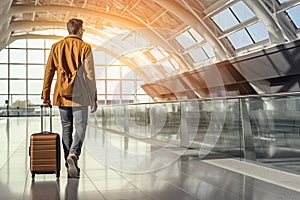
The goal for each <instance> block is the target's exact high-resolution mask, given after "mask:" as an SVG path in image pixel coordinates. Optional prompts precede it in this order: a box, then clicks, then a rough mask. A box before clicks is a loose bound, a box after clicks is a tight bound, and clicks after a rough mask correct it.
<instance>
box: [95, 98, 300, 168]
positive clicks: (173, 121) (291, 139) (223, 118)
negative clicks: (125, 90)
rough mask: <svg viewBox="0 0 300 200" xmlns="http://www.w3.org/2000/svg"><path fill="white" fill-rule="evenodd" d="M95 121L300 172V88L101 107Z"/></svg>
mask: <svg viewBox="0 0 300 200" xmlns="http://www.w3.org/2000/svg"><path fill="white" fill-rule="evenodd" d="M91 120H93V123H96V124H97V126H99V127H101V128H103V129H110V130H114V131H118V132H121V133H123V134H126V135H128V136H129V137H135V138H137V139H152V140H153V141H154V140H158V141H161V142H164V143H165V144H168V145H173V146H174V147H181V148H187V149H188V150H193V152H195V150H196V152H197V154H198V155H199V157H201V158H205V157H209V156H211V155H216V156H221V157H224V156H225V157H233V158H238V159H245V160H248V161H251V162H256V163H261V164H264V165H268V166H271V167H275V168H279V169H282V170H286V171H290V172H296V173H298V172H297V170H298V171H299V172H300V167H299V166H300V165H299V164H300V163H299V161H300V96H299V94H298V93H292V94H290V93H289V94H278V95H272V96H268V95H257V96H242V97H236V98H215V99H201V100H190V101H180V102H177V101H176V102H173V101H172V102H157V103H143V104H128V105H111V106H103V107H99V109H98V111H97V113H96V115H95V118H91Z"/></svg>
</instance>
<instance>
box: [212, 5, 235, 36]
mask: <svg viewBox="0 0 300 200" xmlns="http://www.w3.org/2000/svg"><path fill="white" fill-rule="evenodd" d="M212 19H213V21H214V22H215V23H216V24H217V25H218V26H219V28H220V29H221V30H222V31H225V30H227V29H229V28H231V27H233V26H235V25H237V24H238V23H239V22H238V20H237V19H236V17H235V16H234V15H233V14H232V12H231V11H230V10H229V9H228V8H227V9H226V10H223V11H222V12H220V13H218V14H216V15H215V16H213V17H212Z"/></svg>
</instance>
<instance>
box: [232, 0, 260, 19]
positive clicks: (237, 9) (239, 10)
mask: <svg viewBox="0 0 300 200" xmlns="http://www.w3.org/2000/svg"><path fill="white" fill-rule="evenodd" d="M230 8H231V9H232V11H233V12H234V13H235V15H236V16H237V18H238V19H239V20H240V22H243V21H246V20H247V19H250V18H252V17H254V16H255V15H254V13H253V12H252V11H251V9H250V8H249V7H248V6H246V4H245V3H244V2H242V1H240V2H238V3H236V4H234V5H233V6H231V7H230Z"/></svg>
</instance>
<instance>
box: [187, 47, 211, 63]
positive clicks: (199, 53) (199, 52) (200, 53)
mask: <svg viewBox="0 0 300 200" xmlns="http://www.w3.org/2000/svg"><path fill="white" fill-rule="evenodd" d="M189 54H190V56H191V57H192V59H193V61H194V62H196V63H197V62H201V61H204V60H207V59H208V57H207V55H206V53H205V52H204V50H203V49H202V48H201V47H200V48H198V49H195V50H193V51H191V52H189Z"/></svg>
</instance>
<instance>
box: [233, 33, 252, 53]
mask: <svg viewBox="0 0 300 200" xmlns="http://www.w3.org/2000/svg"><path fill="white" fill-rule="evenodd" d="M228 39H229V41H230V42H231V44H232V45H233V47H234V48H235V49H240V48H242V47H245V46H248V45H250V44H253V42H252V40H251V38H250V36H249V34H248V33H247V32H246V30H245V29H242V30H240V31H237V32H235V33H233V34H231V35H229V36H228Z"/></svg>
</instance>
